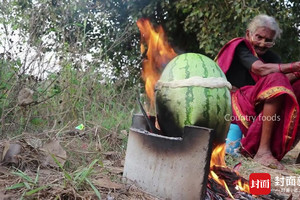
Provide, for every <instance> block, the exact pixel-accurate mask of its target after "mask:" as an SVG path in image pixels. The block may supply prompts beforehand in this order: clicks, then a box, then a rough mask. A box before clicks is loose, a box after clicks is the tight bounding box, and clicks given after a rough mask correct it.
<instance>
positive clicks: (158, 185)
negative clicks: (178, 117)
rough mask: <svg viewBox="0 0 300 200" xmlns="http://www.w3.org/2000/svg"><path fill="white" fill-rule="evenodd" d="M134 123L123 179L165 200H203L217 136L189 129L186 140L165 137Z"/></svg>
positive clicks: (186, 128) (129, 139)
mask: <svg viewBox="0 0 300 200" xmlns="http://www.w3.org/2000/svg"><path fill="white" fill-rule="evenodd" d="M144 128H146V126H145V124H144V123H143V122H141V121H140V118H139V120H137V121H134V119H133V125H132V128H131V129H130V132H129V138H128V144H127V151H126V157H125V165H124V173H123V177H124V180H126V181H127V182H128V183H134V184H136V185H137V186H138V187H140V188H141V189H143V190H144V191H146V192H148V193H150V194H152V195H155V196H157V197H160V198H163V199H175V200H176V199H180V200H182V199H204V197H205V192H206V184H207V176H208V173H209V163H210V158H211V152H212V146H213V145H212V141H213V136H214V132H213V130H211V129H207V128H203V127H197V126H186V127H185V129H184V135H183V137H182V138H181V137H166V136H161V135H157V134H153V133H150V132H148V131H147V130H145V129H144Z"/></svg>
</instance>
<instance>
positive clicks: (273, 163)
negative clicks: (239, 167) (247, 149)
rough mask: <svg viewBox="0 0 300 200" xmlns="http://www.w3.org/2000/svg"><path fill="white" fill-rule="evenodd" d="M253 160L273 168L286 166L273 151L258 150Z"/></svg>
mask: <svg viewBox="0 0 300 200" xmlns="http://www.w3.org/2000/svg"><path fill="white" fill-rule="evenodd" d="M253 160H254V161H256V162H258V163H260V164H261V165H264V166H266V167H270V168H272V169H280V170H282V169H285V167H284V166H283V165H282V164H281V163H280V162H279V161H278V160H277V159H276V158H274V156H273V155H272V153H271V152H264V153H259V152H257V153H256V155H255V156H254V158H253Z"/></svg>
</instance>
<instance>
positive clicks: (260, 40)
mask: <svg viewBox="0 0 300 200" xmlns="http://www.w3.org/2000/svg"><path fill="white" fill-rule="evenodd" d="M275 33H276V32H275V31H273V30H271V29H269V28H267V27H259V28H257V29H256V31H255V32H253V33H251V32H250V31H249V30H247V33H246V39H247V40H248V41H249V42H250V43H251V44H252V46H253V47H254V50H255V52H256V53H257V54H258V55H263V54H265V53H266V51H267V50H268V49H269V48H271V47H273V46H274V44H275V42H274V37H275Z"/></svg>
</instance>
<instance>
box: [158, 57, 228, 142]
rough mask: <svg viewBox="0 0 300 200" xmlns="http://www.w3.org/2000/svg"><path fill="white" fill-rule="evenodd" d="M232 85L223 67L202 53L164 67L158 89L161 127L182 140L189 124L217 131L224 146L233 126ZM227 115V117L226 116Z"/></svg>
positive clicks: (168, 133) (182, 58)
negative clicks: (229, 130) (230, 127)
mask: <svg viewBox="0 0 300 200" xmlns="http://www.w3.org/2000/svg"><path fill="white" fill-rule="evenodd" d="M230 88H231V85H230V83H229V82H228V81H227V79H226V77H225V75H224V73H223V72H222V70H221V69H220V67H219V66H218V65H217V64H216V63H215V62H214V61H213V60H211V59H210V58H208V57H207V56H204V55H202V54H196V53H185V54H181V55H179V56H176V57H175V58H173V59H172V60H171V61H170V62H169V63H168V64H167V66H166V67H165V69H164V71H163V72H162V74H161V77H160V79H159V80H158V82H157V84H156V88H155V110H156V114H157V120H158V124H159V126H160V128H161V131H162V132H163V134H164V135H166V136H171V137H181V136H182V135H183V128H184V126H186V125H194V126H201V127H206V128H211V129H214V130H215V132H216V137H215V142H216V143H224V142H225V139H226V136H227V132H228V129H229V126H230V121H228V120H226V119H228V116H230V115H231V112H232V110H231V98H230V91H229V89H230ZM226 115H228V116H227V117H226Z"/></svg>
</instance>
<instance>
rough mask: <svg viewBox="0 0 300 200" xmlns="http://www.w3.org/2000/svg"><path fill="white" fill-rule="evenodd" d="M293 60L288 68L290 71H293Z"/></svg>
mask: <svg viewBox="0 0 300 200" xmlns="http://www.w3.org/2000/svg"><path fill="white" fill-rule="evenodd" d="M293 64H294V63H293V62H292V63H291V64H290V70H291V72H293V71H294V70H293Z"/></svg>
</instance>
